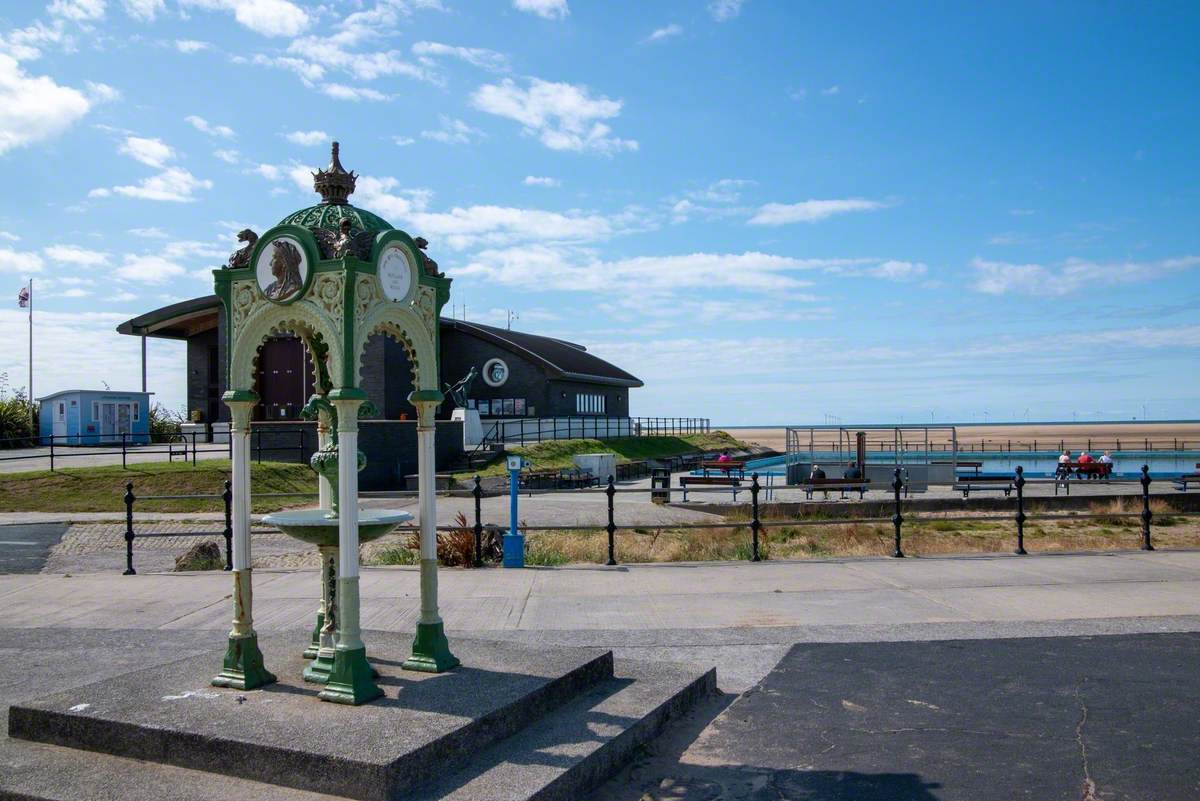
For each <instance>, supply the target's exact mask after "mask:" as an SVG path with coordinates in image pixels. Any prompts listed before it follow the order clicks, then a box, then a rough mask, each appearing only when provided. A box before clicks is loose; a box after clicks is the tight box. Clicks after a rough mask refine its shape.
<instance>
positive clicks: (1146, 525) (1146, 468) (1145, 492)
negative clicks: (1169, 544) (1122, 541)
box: [1142, 464, 1154, 551]
mask: <svg viewBox="0 0 1200 801" xmlns="http://www.w3.org/2000/svg"><path fill="white" fill-rule="evenodd" d="M1153 516H1154V515H1153V514H1152V513H1151V512H1150V465H1147V464H1144V465H1142V550H1143V551H1153V550H1154V545H1153V544H1151V542H1150V518H1152V517H1153Z"/></svg>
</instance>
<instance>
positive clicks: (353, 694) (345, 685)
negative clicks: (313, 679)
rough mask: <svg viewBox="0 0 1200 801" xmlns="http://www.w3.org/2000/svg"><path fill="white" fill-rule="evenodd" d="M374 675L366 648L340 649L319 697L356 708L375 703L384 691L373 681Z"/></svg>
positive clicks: (335, 654)
mask: <svg viewBox="0 0 1200 801" xmlns="http://www.w3.org/2000/svg"><path fill="white" fill-rule="evenodd" d="M374 673H375V671H374V669H373V668H372V667H371V665H370V663H368V662H367V649H366V648H355V649H354V650H353V651H347V650H345V649H342V648H338V649H337V651H335V652H334V657H333V672H332V673H330V674H329V680H328V681H327V682H326V683H325V689H324V690H321V692H320V693H318V694H317V697H318V698H320V699H321V700H322V701H332V702H333V703H335V704H353V705H354V706H358V705H359V704H365V703H367V702H368V701H374V700H375V699H376V698H379V697H380V696H382V695H383V690H381V689H379V686H378V685H376V684H375V682H374V681H373V676H374Z"/></svg>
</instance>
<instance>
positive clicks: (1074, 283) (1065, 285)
mask: <svg viewBox="0 0 1200 801" xmlns="http://www.w3.org/2000/svg"><path fill="white" fill-rule="evenodd" d="M1197 266H1200V256H1182V257H1179V258H1174V259H1162V260H1159V261H1143V262H1136V261H1126V262H1113V263H1108V264H1102V263H1099V262H1094V261H1089V260H1087V259H1080V258H1069V259H1067V260H1066V261H1064V262H1063V263H1062V264H1061V265H1059V266H1057V267H1047V266H1045V265H1041V264H1011V263H1008V262H999V261H988V260H986V259H982V258H978V257H976V258H975V259H973V260H972V261H971V267H972V268H973V269H974V270H975V281H974V283H973V284H972V288H973V289H975V290H976V291H978V292H984V293H986V294H989V295H1005V294H1009V293H1020V294H1024V295H1041V296H1062V295H1069V294H1071V293H1073V292H1078V291H1080V290H1082V289H1090V288H1097V287H1104V286H1113V285H1117V284H1132V283H1140V282H1143V281H1151V280H1154V279H1157V278H1161V277H1163V276H1167V275H1171V274H1173V273H1178V272H1183V271H1185V270H1191V269H1193V268H1195V267H1197Z"/></svg>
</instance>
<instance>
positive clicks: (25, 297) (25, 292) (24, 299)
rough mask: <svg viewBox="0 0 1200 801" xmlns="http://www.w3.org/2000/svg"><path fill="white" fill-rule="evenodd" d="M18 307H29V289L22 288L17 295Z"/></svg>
mask: <svg viewBox="0 0 1200 801" xmlns="http://www.w3.org/2000/svg"><path fill="white" fill-rule="evenodd" d="M17 305H18V306H20V307H21V308H22V309H25V308H28V307H29V287H27V286H23V287H21V291H20V292H18V293H17Z"/></svg>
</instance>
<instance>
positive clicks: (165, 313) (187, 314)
mask: <svg viewBox="0 0 1200 801" xmlns="http://www.w3.org/2000/svg"><path fill="white" fill-rule="evenodd" d="M220 310H221V300H220V298H218V297H217V296H216V295H205V296H204V297H201V298H192V299H191V300H185V301H183V302H182V303H173V304H171V305H170V306H163V307H162V308H161V309H155V310H154V311H150V312H146V313H145V314H143V315H140V316H138V317H134V318H133V319H132V320H126V321H125V322H123V323H121V324H120V325H119V326H117V332H118V333H121V334H130V335H133V336H153V337H163V338H167V339H187V338H188V337H190V336H194V335H195V334H198V333H201V332H202V331H206V330H208V329H211V328H216V327H217V320H218V315H219V314H220ZM440 325H441V329H442V330H443V331H445V330H446V329H450V330H454V331H461V332H462V333H464V334H467V335H469V336H474V337H477V338H479V339H482V340H484V341H486V342H490V343H492V344H493V345H495V346H497V347H499V348H502V349H504V350H507V351H510V352H512V353H515V354H517V355H518V356H521V357H523V358H526V359H529V360H530V361H533V362H535V363H537V364H540V365H542V366H543V367H545V368H546V371H547V372H548V373H549V374H550V376H551V377H552V378H560V379H564V380H568V381H590V382H592V383H600V384H610V385H612V386H619V387H640V386H643V384H642V381H641V379H639V378H637V377H636V376H634V375H632V374H630V373H627V372H625V371H624V370H622V369H621V368H620V367H617V366H616V365H615V364H612V363H611V362H606V361H605V360H604V359H601V358H600V357H599V356H594V355H592V354H591V353H588V351H587V348H585V347H584V346H583V345H579V344H576V343H574V342H568V341H566V340H564V339H554V338H553V337H543V336H538V335H537V334H527V333H525V332H523V331H510V330H508V329H506V328H496V327H495V326H490V325H481V324H479V323H472V322H468V321H466V320H447V319H446V318H445V317H443V318H442V319H441V321H440Z"/></svg>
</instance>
